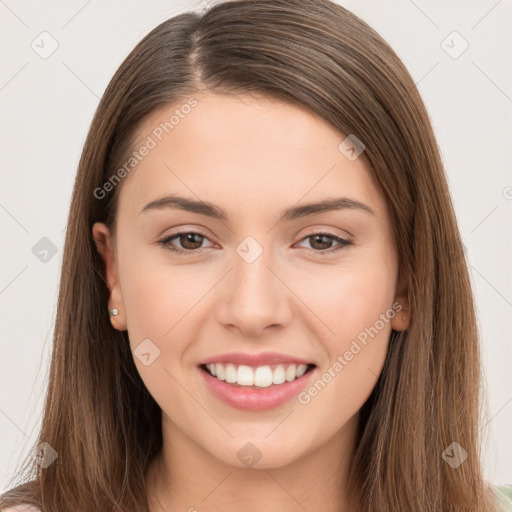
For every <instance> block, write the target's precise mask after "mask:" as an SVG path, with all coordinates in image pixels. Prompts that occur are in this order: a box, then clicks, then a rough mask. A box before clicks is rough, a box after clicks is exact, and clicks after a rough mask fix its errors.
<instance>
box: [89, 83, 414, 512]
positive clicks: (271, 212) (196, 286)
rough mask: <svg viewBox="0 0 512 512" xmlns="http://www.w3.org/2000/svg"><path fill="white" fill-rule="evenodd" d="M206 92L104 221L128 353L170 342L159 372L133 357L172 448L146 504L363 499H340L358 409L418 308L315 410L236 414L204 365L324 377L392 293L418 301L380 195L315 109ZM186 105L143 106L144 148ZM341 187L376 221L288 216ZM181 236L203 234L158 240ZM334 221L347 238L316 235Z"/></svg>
mask: <svg viewBox="0 0 512 512" xmlns="http://www.w3.org/2000/svg"><path fill="white" fill-rule="evenodd" d="M195 98H196V99H197V100H198V105H197V106H196V107H195V108H194V109H192V111H191V112H190V114H188V115H187V116H186V117H184V119H182V120H180V123H179V124H178V125H176V126H175V128H174V129H173V130H172V132H171V133H169V134H168V135H166V136H165V137H164V138H163V139H162V141H161V142H159V143H158V145H157V146H156V147H155V148H154V149H152V150H151V151H150V152H149V154H148V155H147V156H146V157H145V158H144V159H143V160H142V161H141V162H140V163H139V164H138V165H137V167H136V170H134V171H132V173H131V174H129V175H128V176H127V177H126V178H125V179H124V181H123V183H122V188H121V189H120V191H119V192H120V197H119V210H118V218H117V232H116V236H115V237H111V236H110V233H109V231H108V228H107V227H106V226H105V225H104V224H101V223H96V224H94V226H93V236H94V238H95V240H96V241H97V242H98V244H97V247H98V250H99V251H100V254H101V256H102V258H103V261H104V263H105V272H106V281H107V284H108V286H109V289H110V302H109V308H114V307H115V308H117V309H118V310H119V315H118V316H116V317H115V318H113V327H114V328H116V329H119V330H128V334H129V338H130V344H131V348H132V350H134V349H135V348H136V347H137V346H138V345H139V344H140V343H141V342H142V340H144V339H147V338H149V339H150V340H151V341H152V342H153V343H154V344H155V345H156V346H157V347H158V348H159V350H160V356H159V357H157V358H156V359H155V360H154V361H153V362H152V363H151V364H150V365H149V366H145V365H144V364H142V362H141V361H140V360H139V359H138V358H137V357H134V361H135V364H136V366H137V369H138V371H139V373H140V376H141V378H142V380H143V381H144V383H145V385H146V386H147V388H148V390H149V392H150V393H151V395H152V396H153V397H154V399H155V400H156V402H157V403H158V404H159V406H160V407H161V409H162V411H163V414H162V417H163V420H162V421H163V422H162V429H163V437H164V447H163V450H162V453H161V454H160V456H159V457H158V458H156V459H155V460H154V461H153V463H152V464H151V466H150V469H149V471H148V473H147V484H148V486H149V488H150V489H151V491H150V497H151V500H152V501H151V510H152V512H153V511H155V512H156V511H160V510H165V511H170V510H183V511H186V510H190V511H192V510H200V511H216V510H217V511H218V510H223V511H235V510H237V511H238V510H245V511H248V512H252V511H261V510H265V511H266V512H273V511H279V512H283V511H284V512H296V511H301V512H302V511H303V510H304V509H306V510H308V511H320V510H322V511H334V510H358V508H359V507H358V506H355V505H354V506H353V507H352V508H351V509H349V508H348V507H347V504H346V499H347V489H346V486H345V479H346V477H347V474H348V472H349V471H350V459H351V456H352V454H353V451H354V446H355V433H356V428H357V424H358V420H359V410H360V408H361V406H362V405H363V404H364V402H365V401H366V399H367V398H368V396H369V395H370V393H371V391H372V389H373V388H374V386H375V384H376V382H377V379H378V376H379V374H380V372H381V370H382V366H383V364H384V359H385V356H386V352H387V348H388V341H389V336H390V334H391V329H395V330H397V331H400V330H403V329H406V328H407V326H408V321H409V319H408V316H407V313H404V312H402V313H399V314H396V315H395V316H394V317H393V318H392V319H391V320H390V321H388V322H387V323H385V325H384V328H382V329H381V330H380V331H379V332H378V334H377V335H375V336H374V337H373V338H370V339H369V342H368V344H367V345H366V346H365V347H364V348H363V349H362V350H361V351H360V352H359V353H358V354H357V355H356V356H354V357H353V359H352V360H351V361H350V362H348V364H347V365H346V366H344V367H343V369H342V371H340V372H338V373H337V374H336V376H335V378H333V379H332V380H331V381H330V382H329V383H328V384H327V385H326V386H325V387H324V388H323V389H322V390H321V392H319V393H318V394H317V395H316V396H315V397H313V398H311V401H310V402H309V403H307V404H301V403H299V402H298V401H297V399H295V398H293V399H292V400H290V401H288V402H287V403H285V404H284V405H282V406H279V407H277V408H274V409H271V410H267V411H262V412H254V411H242V410H238V409H235V408H233V407H230V406H229V405H226V404H225V403H223V402H221V401H220V400H219V399H218V398H217V397H215V396H214V395H213V394H212V393H211V392H210V390H209V389H208V388H207V387H206V386H205V384H204V383H203V381H202V378H201V375H200V374H199V370H198V368H197V365H198V364H199V363H200V362H201V361H202V360H204V359H205V358H208V357H211V356H214V355H217V354H220V353H224V352H230V351H242V352H244V351H245V352H251V353H256V352H261V351H267V350H270V351H276V352H280V353H285V354H293V355H296V356H298V357H302V358H304V359H306V360H308V361H312V362H314V363H316V365H317V368H316V370H315V372H316V376H315V378H313V380H311V381H310V384H313V383H314V382H315V381H316V380H317V379H318V378H320V377H321V375H322V373H324V372H326V371H327V370H328V368H329V367H332V365H333V363H334V362H335V361H336V360H337V357H338V356H339V355H343V354H344V353H345V352H346V351H347V350H349V348H350V346H351V343H352V342H353V341H354V340H355V339H356V337H357V335H358V334H359V333H361V332H362V331H363V330H364V329H365V328H366V327H370V326H373V325H374V324H375V322H376V320H378V319H379V315H380V314H382V313H385V312H386V311H389V310H390V308H391V307H392V305H393V303H395V302H396V301H398V302H400V304H401V305H402V306H403V307H404V308H407V309H408V303H407V290H406V289H405V288H404V287H403V286H402V285H401V283H398V282H397V278H398V259H397V254H396V247H395V243H394V240H393V235H392V231H391V219H390V218H389V214H388V210H387V205H386V202H385V200H384V198H383V196H382V195H381V194H380V192H379V190H377V188H376V187H375V185H374V183H373V181H372V178H371V175H370V171H369V169H368V167H367V165H366V164H365V162H364V159H363V158H361V157H359V158H357V159H356V160H354V161H350V160H349V159H347V158H346V157H345V155H344V154H342V153H341V152H340V151H339V150H338V145H339V144H340V142H341V141H343V140H344V138H345V135H343V134H340V133H339V132H337V131H336V130H334V129H333V127H331V126H330V125H329V124H327V123H326V122H325V121H323V120H322V119H321V118H319V117H318V116H316V115H314V114H312V113H311V112H309V111H308V110H306V109H303V108H300V107H297V106H292V105H290V104H286V103H283V102H279V101H274V100H270V99H265V98H256V97H250V96H234V95H232V96H229V95H214V94H206V93H203V94H202V95H196V96H195ZM179 106H180V105H172V106H169V107H166V108H165V109H162V110H160V111H158V112H155V113H154V114H153V115H152V116H150V118H148V119H147V121H146V122H145V123H144V125H143V126H142V127H141V128H140V129H139V131H138V134H137V136H138V141H143V140H144V139H145V137H147V135H148V134H150V133H151V132H152V130H153V129H154V128H155V126H158V124H159V123H160V122H164V121H165V120H168V119H169V117H170V115H172V113H173V112H174V110H175V109H176V108H179ZM135 147H138V146H137V144H136V145H135ZM164 164H165V165H164ZM169 193H175V194H179V195H182V196H185V197H187V198H190V199H193V200H197V199H201V200H204V201H208V202H212V203H215V204H216V205H219V206H220V207H222V208H224V209H225V210H227V212H228V213H229V215H230V220H229V221H228V222H223V221H220V220H217V219H213V218H210V217H207V216H204V215H201V214H197V213H190V212H186V211H182V210H177V209H171V208H167V209H161V210H159V211H156V210H152V211H147V212H145V213H141V210H142V208H143V207H144V206H145V205H146V204H147V203H149V202H150V201H152V200H154V199H158V198H160V197H162V196H165V195H167V194H169ZM339 196H347V197H350V198H352V199H355V200H358V201H360V202H362V203H364V204H366V205H368V206H369V207H370V208H372V209H373V210H374V211H375V213H376V215H375V216H373V215H370V214H368V213H366V212H364V211H362V210H357V209H343V210H337V211H329V212H323V213H319V214H315V215H311V216H308V217H305V218H299V219H295V220H291V221H283V222H278V219H279V215H280V213H281V211H282V210H284V209H285V208H289V207H292V206H296V205H297V204H304V203H309V202H316V201H320V200H323V199H326V198H334V197H339ZM187 230H188V231H196V230H199V231H200V232H203V233H204V234H205V235H206V238H202V237H198V238H196V241H197V243H195V245H194V244H193V243H191V242H189V243H188V245H187V238H186V237H185V238H184V237H181V238H180V237H177V238H175V239H173V241H172V242H169V244H168V245H171V246H174V247H176V248H181V249H182V250H189V251H193V250H194V248H196V247H201V249H200V251H202V252H196V256H182V255H178V254H173V253H172V252H170V251H169V250H168V249H166V248H164V247H162V246H160V245H158V243H157V241H158V240H159V239H162V238H164V237H165V236H167V235H171V234H174V233H176V232H179V231H187ZM323 231H326V232H328V233H330V234H333V235H336V236H340V237H342V238H346V239H349V240H351V241H352V242H353V245H351V246H348V247H341V246H340V245H339V244H338V243H337V242H336V241H335V240H334V239H332V238H331V239H329V238H328V239H327V240H324V241H322V240H320V241H317V242H316V243H315V237H313V238H311V235H314V234H316V233H319V232H323ZM247 236H252V237H253V238H254V239H255V240H257V242H258V243H259V244H260V246H261V247H262V248H263V253H262V254H261V255H260V256H259V257H258V258H257V259H256V260H255V261H254V262H252V263H247V262H246V261H245V260H244V259H243V258H242V257H240V256H239V255H238V253H237V252H236V248H237V247H238V246H239V244H240V243H241V242H242V241H243V240H244V239H245V238H246V237H247ZM192 242H194V239H192ZM201 242H202V243H201ZM334 248H340V250H338V251H336V252H332V253H330V254H329V255H323V256H322V255H321V254H320V253H321V252H325V251H328V250H330V249H334ZM228 271H229V272H228ZM248 442H251V443H253V444H254V445H255V446H256V447H257V448H258V450H259V451H260V452H261V454H262V457H261V459H260V460H259V461H258V462H257V464H256V465H255V466H254V467H252V468H250V467H246V466H245V465H244V464H243V463H242V462H241V461H240V460H239V459H238V457H237V453H238V452H239V450H240V449H241V448H242V447H243V446H244V445H245V444H246V443H248ZM192 507H194V508H192Z"/></svg>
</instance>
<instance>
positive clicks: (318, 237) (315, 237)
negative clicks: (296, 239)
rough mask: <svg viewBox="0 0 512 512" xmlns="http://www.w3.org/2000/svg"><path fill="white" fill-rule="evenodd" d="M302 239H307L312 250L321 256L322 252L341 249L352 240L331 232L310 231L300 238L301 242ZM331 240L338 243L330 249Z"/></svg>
mask: <svg viewBox="0 0 512 512" xmlns="http://www.w3.org/2000/svg"><path fill="white" fill-rule="evenodd" d="M303 241H309V242H310V246H311V247H312V249H313V250H314V252H316V253H318V254H319V255H321V256H323V255H324V254H332V253H333V252H337V251H340V250H341V249H343V248H345V247H347V246H350V245H352V242H351V241H350V240H346V239H345V238H342V237H340V236H337V235H333V234H331V233H312V234H311V235H308V236H306V237H304V238H303V239H302V240H301V242H303ZM333 242H336V243H337V244H338V247H336V248H334V249H330V247H331V246H332V243H333ZM316 249H319V250H316ZM325 249H329V250H325Z"/></svg>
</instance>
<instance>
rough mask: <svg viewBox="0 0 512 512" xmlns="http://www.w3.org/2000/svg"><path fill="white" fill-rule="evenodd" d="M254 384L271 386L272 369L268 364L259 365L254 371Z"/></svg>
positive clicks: (261, 386) (260, 386) (262, 386)
mask: <svg viewBox="0 0 512 512" xmlns="http://www.w3.org/2000/svg"><path fill="white" fill-rule="evenodd" d="M254 385H255V386H258V387H259V388H268V387H269V386H272V370H271V369H270V366H260V367H258V368H256V371H255V372H254Z"/></svg>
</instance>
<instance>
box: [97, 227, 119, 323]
mask: <svg viewBox="0 0 512 512" xmlns="http://www.w3.org/2000/svg"><path fill="white" fill-rule="evenodd" d="M92 236H93V237H94V241H95V242H96V248H97V250H98V252H99V253H100V255H101V258H102V260H103V263H104V266H105V280H106V282H107V286H108V289H109V290H110V299H109V301H108V309H109V310H110V309H117V310H118V311H119V313H118V315H116V316H110V321H111V323H112V326H113V327H114V329H117V330H119V331H125V330H126V309H125V307H124V302H123V294H122V291H121V286H120V284H119V281H118V278H117V268H116V257H115V252H114V246H113V240H112V238H111V236H110V231H109V229H108V228H107V226H106V225H105V224H103V223H102V222H95V223H94V225H93V227H92ZM105 314H109V313H108V311H106V312H105Z"/></svg>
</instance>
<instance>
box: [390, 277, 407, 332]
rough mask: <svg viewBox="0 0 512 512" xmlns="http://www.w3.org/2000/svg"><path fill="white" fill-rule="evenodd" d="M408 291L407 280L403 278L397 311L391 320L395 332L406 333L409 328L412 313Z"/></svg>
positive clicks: (399, 287) (397, 294) (399, 288)
mask: <svg viewBox="0 0 512 512" xmlns="http://www.w3.org/2000/svg"><path fill="white" fill-rule="evenodd" d="M407 290H408V286H407V280H406V278H405V276H401V278H400V280H399V283H398V285H397V293H396V297H395V303H397V304H396V306H395V307H394V308H393V309H394V310H395V316H394V317H393V319H392V320H391V327H392V329H393V330H395V331H405V330H406V329H408V328H409V324H410V320H411V312H410V308H409V298H408V293H407Z"/></svg>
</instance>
